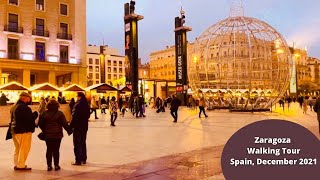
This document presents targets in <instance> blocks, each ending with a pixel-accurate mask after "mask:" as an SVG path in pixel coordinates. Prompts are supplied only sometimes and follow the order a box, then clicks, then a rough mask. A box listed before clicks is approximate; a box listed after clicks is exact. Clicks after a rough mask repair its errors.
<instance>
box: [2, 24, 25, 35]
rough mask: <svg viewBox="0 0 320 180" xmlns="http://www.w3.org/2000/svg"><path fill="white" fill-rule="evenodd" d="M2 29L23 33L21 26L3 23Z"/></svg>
mask: <svg viewBox="0 0 320 180" xmlns="http://www.w3.org/2000/svg"><path fill="white" fill-rule="evenodd" d="M4 31H8V32H15V33H23V27H20V26H16V25H5V26H4Z"/></svg>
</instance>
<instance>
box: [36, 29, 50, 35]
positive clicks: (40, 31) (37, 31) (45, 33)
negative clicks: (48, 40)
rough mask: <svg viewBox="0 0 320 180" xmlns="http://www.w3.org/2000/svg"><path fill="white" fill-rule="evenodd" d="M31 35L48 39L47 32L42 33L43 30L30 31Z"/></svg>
mask: <svg viewBox="0 0 320 180" xmlns="http://www.w3.org/2000/svg"><path fill="white" fill-rule="evenodd" d="M32 35H34V36H43V37H49V31H43V30H39V29H34V30H32Z"/></svg>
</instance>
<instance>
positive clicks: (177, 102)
mask: <svg viewBox="0 0 320 180" xmlns="http://www.w3.org/2000/svg"><path fill="white" fill-rule="evenodd" d="M180 105H181V101H180V100H179V99H178V98H176V97H175V96H174V95H173V96H172V101H171V107H170V114H171V116H172V117H173V119H174V121H173V122H174V123H177V122H178V109H179V106H180Z"/></svg>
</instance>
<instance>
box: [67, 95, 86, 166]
mask: <svg viewBox="0 0 320 180" xmlns="http://www.w3.org/2000/svg"><path fill="white" fill-rule="evenodd" d="M77 98H78V99H77V102H76V104H75V105H74V108H73V110H72V121H71V124H70V126H71V128H73V145H74V155H75V159H76V161H75V162H74V163H72V165H81V163H83V164H86V161H87V145H86V139H87V131H88V122H89V118H90V107H89V104H88V102H87V100H86V97H85V95H84V93H82V92H79V93H78V97H77Z"/></svg>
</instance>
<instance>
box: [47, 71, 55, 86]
mask: <svg viewBox="0 0 320 180" xmlns="http://www.w3.org/2000/svg"><path fill="white" fill-rule="evenodd" d="M48 83H49V84H52V85H54V86H55V85H56V72H55V71H49V78H48Z"/></svg>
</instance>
